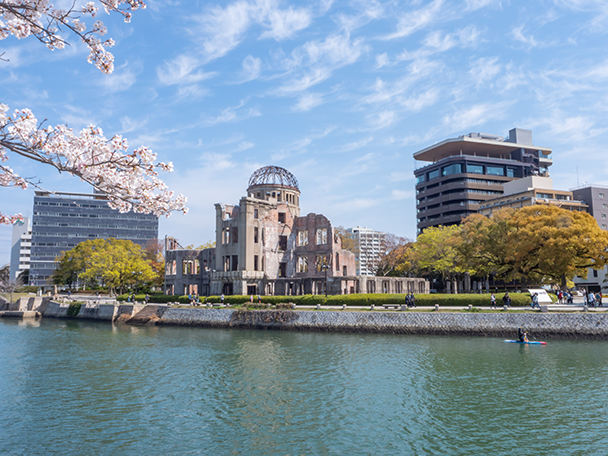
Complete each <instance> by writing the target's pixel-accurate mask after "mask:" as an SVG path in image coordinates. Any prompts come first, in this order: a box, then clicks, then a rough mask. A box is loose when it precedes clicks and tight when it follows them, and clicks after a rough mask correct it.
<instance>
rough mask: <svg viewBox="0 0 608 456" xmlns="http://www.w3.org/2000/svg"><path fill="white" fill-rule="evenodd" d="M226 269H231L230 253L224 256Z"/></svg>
mask: <svg viewBox="0 0 608 456" xmlns="http://www.w3.org/2000/svg"><path fill="white" fill-rule="evenodd" d="M224 271H230V255H226V256H225V257H224Z"/></svg>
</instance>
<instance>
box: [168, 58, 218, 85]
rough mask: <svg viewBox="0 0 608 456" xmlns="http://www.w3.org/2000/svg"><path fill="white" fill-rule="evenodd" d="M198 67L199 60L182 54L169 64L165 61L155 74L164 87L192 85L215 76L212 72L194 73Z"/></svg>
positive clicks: (199, 64) (199, 71)
mask: <svg viewBox="0 0 608 456" xmlns="http://www.w3.org/2000/svg"><path fill="white" fill-rule="evenodd" d="M200 66H201V62H200V60H199V59H197V58H195V57H193V56H189V55H185V54H182V55H179V56H177V57H176V58H174V59H173V60H171V61H169V62H167V61H165V63H164V66H163V67H158V68H157V69H156V73H157V75H158V79H159V81H160V82H161V83H162V84H164V85H174V84H193V83H196V82H200V81H204V80H205V79H209V78H212V77H214V76H215V75H216V73H214V72H210V73H205V72H203V71H201V70H198V71H196V70H197V69H198V68H199V67H200Z"/></svg>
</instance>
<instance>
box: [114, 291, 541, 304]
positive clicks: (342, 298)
mask: <svg viewBox="0 0 608 456" xmlns="http://www.w3.org/2000/svg"><path fill="white" fill-rule="evenodd" d="M128 296H129V295H126V294H125V295H121V296H118V297H117V298H116V299H117V300H118V301H120V302H125V301H126V300H127V298H128ZM145 296H146V295H143V294H142V295H135V300H136V301H137V302H143V301H144V299H145ZM415 296H416V305H418V306H435V304H439V306H440V307H450V306H458V307H464V306H468V305H472V306H473V307H482V306H483V307H487V306H489V305H490V296H491V295H490V294H489V293H483V294H417V295H415ZM503 296H504V293H497V294H496V304H497V306H498V307H502V305H503V301H502V298H503ZM509 296H511V306H512V307H526V306H529V305H530V301H531V300H530V295H529V294H528V293H510V294H509ZM199 299H200V302H201V303H203V304H205V303H213V304H219V303H220V302H221V297H220V296H206V297H205V296H201V297H200V298H199ZM250 299H251V297H250V296H240V295H231V296H224V304H230V305H242V304H249V303H250ZM261 300H262V304H273V305H276V304H280V303H290V302H292V303H294V304H296V305H297V306H316V305H317V304H319V305H321V306H343V305H346V306H371V305H372V304H374V305H376V306H381V305H383V304H405V295H404V294H383V293H376V294H351V295H333V296H327V297H325V296H324V295H303V296H261ZM169 302H177V303H180V304H189V303H190V300H189V299H188V296H174V295H150V303H151V304H163V303H169ZM253 302H254V303H257V302H258V297H257V296H254V297H253Z"/></svg>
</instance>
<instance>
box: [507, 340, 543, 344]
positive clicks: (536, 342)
mask: <svg viewBox="0 0 608 456" xmlns="http://www.w3.org/2000/svg"><path fill="white" fill-rule="evenodd" d="M505 342H510V343H512V344H528V345H547V342H540V341H537V340H530V341H528V342H520V341H519V340H505Z"/></svg>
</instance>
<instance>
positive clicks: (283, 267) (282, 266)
mask: <svg viewBox="0 0 608 456" xmlns="http://www.w3.org/2000/svg"><path fill="white" fill-rule="evenodd" d="M279 277H287V263H279Z"/></svg>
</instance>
